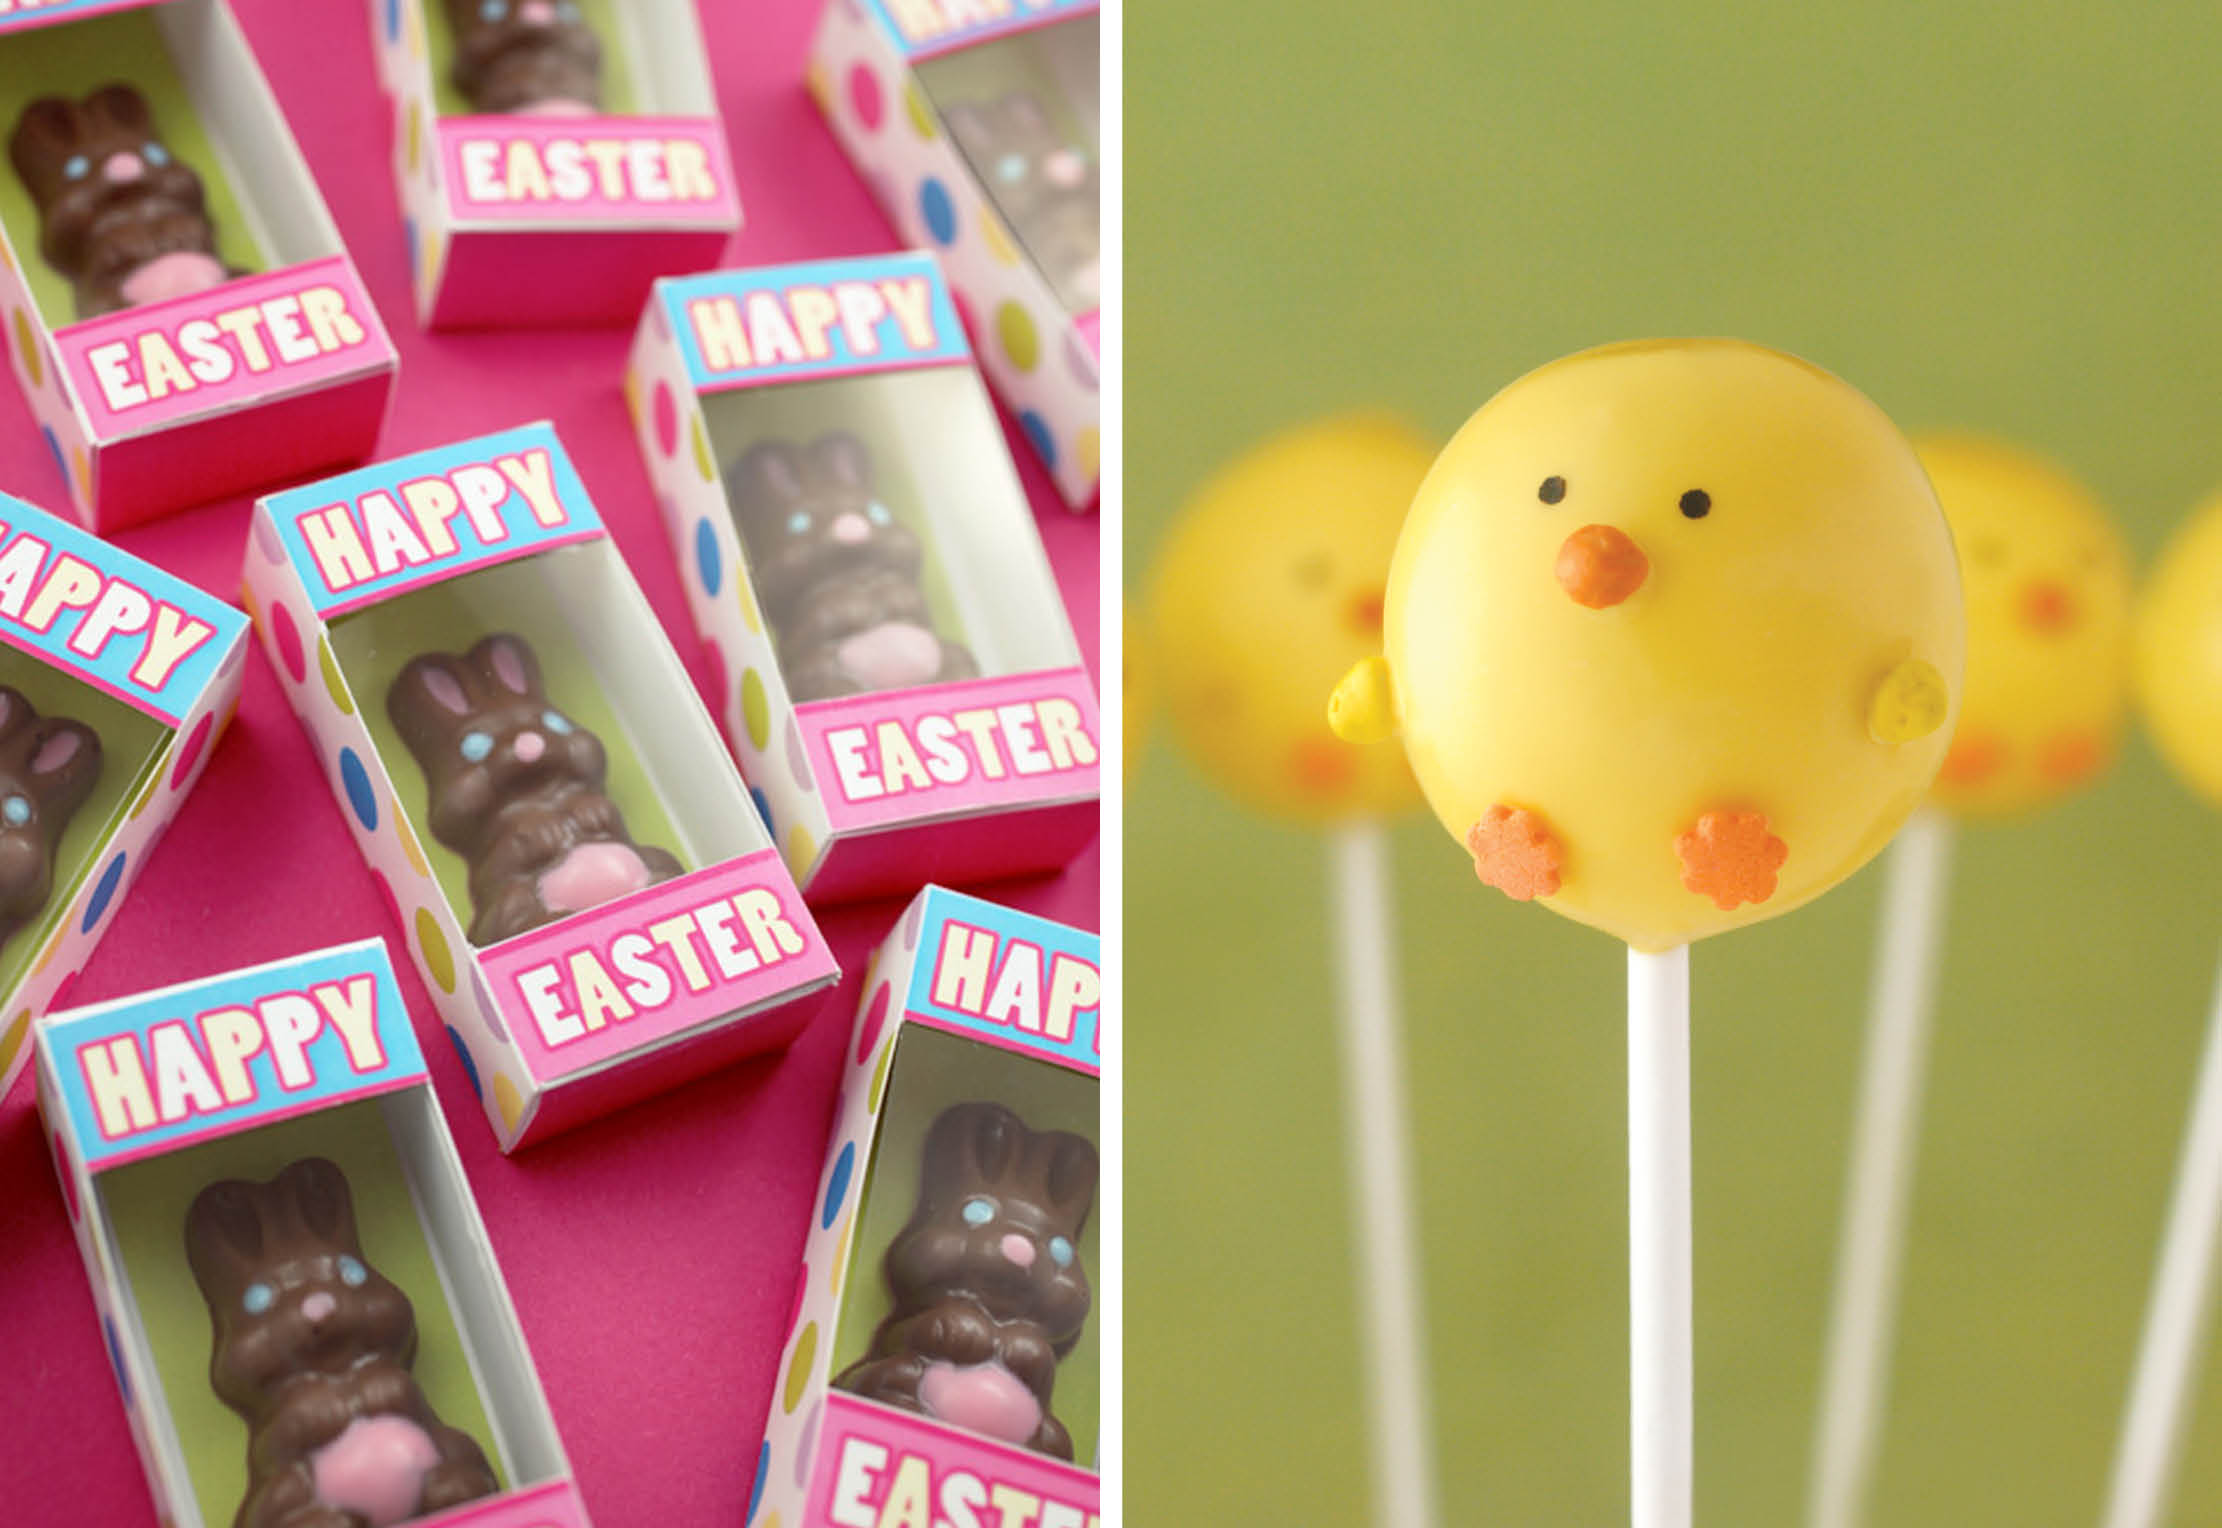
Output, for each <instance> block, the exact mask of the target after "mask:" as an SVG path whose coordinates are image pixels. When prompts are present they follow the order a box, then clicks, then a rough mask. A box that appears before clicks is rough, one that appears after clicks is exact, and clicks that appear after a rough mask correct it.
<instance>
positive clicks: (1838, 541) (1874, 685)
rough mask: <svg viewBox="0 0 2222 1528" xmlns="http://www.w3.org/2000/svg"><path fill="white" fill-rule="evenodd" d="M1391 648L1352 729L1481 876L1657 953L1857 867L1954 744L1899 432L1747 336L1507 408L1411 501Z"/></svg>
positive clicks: (1940, 554) (1765, 913) (1939, 521)
mask: <svg viewBox="0 0 2222 1528" xmlns="http://www.w3.org/2000/svg"><path fill="white" fill-rule="evenodd" d="M1383 635H1384V637H1385V638H1386V648H1387V655H1386V657H1385V658H1374V659H1370V660H1368V661H1366V662H1364V663H1361V664H1360V665H1359V666H1358V667H1357V668H1356V669H1354V670H1353V671H1352V672H1351V674H1350V675H1349V676H1348V677H1347V678H1346V679H1345V680H1344V682H1343V684H1342V685H1341V687H1340V688H1338V689H1337V691H1336V692H1335V696H1334V699H1333V701H1332V703H1331V706H1330V714H1331V719H1332V721H1333V725H1334V727H1335V730H1336V731H1337V732H1338V733H1339V734H1341V735H1342V736H1344V737H1345V738H1349V739H1352V740H1359V741H1365V740H1376V739H1381V738H1386V737H1388V736H1389V735H1390V734H1391V733H1392V732H1398V731H1401V733H1402V735H1403V741H1404V751H1405V753H1406V755H1407V756H1408V757H1409V758H1410V760H1411V763H1412V767H1413V771H1414V773H1415V774H1416V775H1417V776H1418V778H1419V782H1420V786H1421V789H1422V790H1424V791H1425V792H1426V794H1427V799H1428V802H1429V804H1430V805H1431V806H1433V807H1434V809H1435V815H1436V816H1437V817H1438V818H1440V819H1441V821H1442V823H1443V825H1444V827H1446V828H1447V829H1449V830H1450V832H1451V833H1452V835H1453V836H1454V837H1456V838H1457V839H1458V840H1459V841H1460V842H1461V843H1463V844H1465V845H1466V847H1467V849H1468V850H1469V852H1471V853H1472V855H1473V857H1474V866H1475V870H1476V873H1477V874H1478V875H1479V876H1480V877H1481V879H1482V880H1483V881H1484V882H1486V883H1488V884H1490V885H1492V886H1495V887H1497V888H1499V889H1500V890H1502V891H1504V892H1505V893H1507V894H1508V895H1510V896H1513V897H1516V898H1521V899H1528V898H1533V899H1538V900H1541V901H1543V902H1544V903H1545V904H1546V905H1547V906H1549V907H1551V908H1552V910H1554V911H1556V912H1560V913H1563V914H1565V915H1566V916H1568V917H1570V918H1573V919H1576V920H1578V921H1580V922H1583V923H1587V924H1590V925H1592V926H1594V927H1596V928H1600V929H1603V930H1605V931H1606V932H1608V933H1611V934H1613V935H1614V936H1616V937H1617V938H1620V939H1622V940H1624V941H1626V942H1627V943H1628V944H1629V945H1630V946H1631V947H1633V948H1635V949H1638V950H1644V951H1650V952H1657V951H1661V950H1665V949H1669V948H1671V947H1673V946H1676V945H1680V944H1685V943H1687V942H1689V941H1691V940H1693V939H1697V938H1701V937H1703V936H1705V935H1707V934H1714V933H1718V932H1720V931H1721V930H1723V929H1728V928H1735V927H1738V926H1740V925H1742V924H1746V923H1754V922H1757V921H1759V920H1760V919H1763V918H1771V917H1774V916H1775V915H1777V914H1779V913H1784V912H1788V911H1789V910H1790V909H1792V908H1794V907H1797V906H1798V905H1800V904H1801V903H1804V902H1806V901H1809V900H1810V899H1812V898H1813V897H1816V896H1818V895H1820V894H1821V893H1822V892H1824V891H1826V890H1828V889H1829V888H1830V887H1832V886H1834V885H1836V884H1837V883H1838V882H1839V881H1841V880H1843V879H1844V878H1845V877H1846V876H1848V875H1850V874H1851V873H1852V872H1853V871H1854V870H1857V869H1858V868H1859V867H1860V866H1861V865H1863V864H1865V863H1866V862H1867V860H1868V859H1870V858H1871V857H1872V856H1873V855H1874V854H1875V852H1876V851H1877V850H1879V849H1880V848H1881V847H1882V846H1883V844H1884V843H1886V842H1887V841H1888V840H1889V838H1890V836H1891V834H1892V833H1894V832H1895V831H1896V830H1897V828H1898V826H1899V824H1900V823H1902V822H1904V821H1905V819H1906V817H1907V815H1908V814H1909V813H1910V812H1912V810H1913V809H1914V807H1915V806H1916V805H1917V804H1918V803H1919V802H1920V800H1921V798H1922V796H1923V794H1924V793H1925V792H1926V791H1927V789H1928V787H1929V783H1930V781H1931V780H1932V778H1933V777H1934V776H1935V774H1936V772H1937V766H1938V765H1939V764H1940V763H1941V762H1942V760H1943V757H1944V751H1945V745H1946V741H1947V739H1948V738H1949V737H1950V735H1951V734H1950V727H1949V723H1950V722H1951V720H1952V716H1953V712H1954V708H1955V703H1956V698H1957V695H1958V691H1959V682H1960V674H1961V669H1962V663H1963V647H1964V641H1965V636H1964V632H1963V629H1962V617H1961V608H1960V591H1959V577H1958V573H1957V570H1956V568H1955V566H1954V562H1953V554H1952V540H1951V536H1950V534H1949V532H1948V531H1947V530H1946V528H1945V523H1944V517H1943V516H1942V514H1940V513H1939V512H1938V509H1937V503H1936V498H1935V495H1933V494H1932V493H1931V492H1930V490H1929V485H1928V481H1927V479H1926V478H1925V477H1924V476H1923V475H1922V471H1921V466H1920V463H1919V462H1918V461H1917V460H1916V458H1915V456H1914V453H1913V448H1912V447H1911V446H1909V445H1908V444H1907V443H1906V440H1905V438H1904V437H1903V436H1902V435H1900V434H1899V433H1898V431H1897V429H1896V428H1895V427H1894V426H1893V425H1892V424H1891V423H1890V421H1889V420H1888V419H1886V418H1885V417H1884V416H1883V414H1882V412H1881V411H1880V410H1879V409H1877V408H1876V407H1875V406H1874V405H1873V404H1872V403H1870V402H1868V401H1867V399H1866V398H1864V397H1862V396H1861V395H1860V394H1859V393H1858V392H1857V391H1855V390H1854V389H1852V388H1851V387H1849V386H1847V385H1846V384H1845V383H1843V382H1841V381H1839V380H1838V379H1837V378H1835V377H1833V376H1831V375H1829V374H1828V373H1827V372H1824V371H1822V370H1821V369H1820V368H1818V367H1815V366H1811V365H1809V364H1807V363H1806V362H1803V361H1800V360H1798V359H1796V358H1795V357H1792V356H1788V355H1784V354H1782V353H1780V352H1778V351H1772V350H1766V349H1763V348H1761V347H1759V346H1756V345H1749V344H1744V343H1742V342H1739V341H1733V340H1648V341H1638V342H1633V343H1628V344H1619V345H1608V346H1603V347H1600V348H1598V349H1595V350H1588V351H1584V352H1582V353H1580V354H1578V355H1574V356H1570V357H1567V358H1566V359H1564V360H1560V361H1556V362H1553V363H1552V364H1550V365H1548V366H1545V367H1543V368H1541V369H1540V370H1537V371H1534V372H1531V373H1529V374H1528V375H1527V376H1525V377H1523V378H1521V379H1520V380H1519V381H1517V382H1515V383H1513V384H1512V385H1511V386H1510V387H1508V388H1506V389H1505V390H1504V391H1503V392H1501V393H1499V394H1498V395H1497V396H1496V397H1495V398H1494V399H1492V400H1491V401H1490V402H1489V403H1488V404H1487V405H1486V406H1485V407H1484V408H1483V409H1482V410H1481V411H1480V412H1479V413H1478V414H1476V415H1475V416H1474V417H1473V418H1472V419H1471V420H1469V421H1468V422H1467V424H1466V426H1465V428H1464V429H1463V430H1461V431H1460V432H1459V434H1458V436H1457V438H1456V439H1454V440H1453V441H1452V442H1451V444H1450V446H1449V448H1448V449H1447V450H1445V451H1444V452H1443V454H1442V456H1441V457H1440V458H1439V459H1438V460H1437V462H1436V464H1435V467H1434V470H1433V471H1432V472H1430V473H1429V474H1428V478H1427V481H1426V483H1425V484H1424V485H1423V486H1422V487H1421V489H1420V493H1419V497H1418V498H1417V500H1416V501H1415V502H1414V503H1413V506H1412V510H1411V514H1410V516H1409V518H1408V519H1407V520H1406V522H1405V526H1404V532H1403V535H1402V537H1401V538H1400V539H1399V541H1398V543H1397V550H1396V560H1395V562H1394V564H1393V566H1392V568H1391V570H1390V574H1389V587H1388V599H1387V607H1386V612H1385V621H1384V628H1383Z"/></svg>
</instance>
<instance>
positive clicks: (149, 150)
mask: <svg viewBox="0 0 2222 1528" xmlns="http://www.w3.org/2000/svg"><path fill="white" fill-rule="evenodd" d="M139 157H140V158H141V159H144V160H145V161H146V162H147V163H148V164H151V165H153V166H154V167H155V168H156V169H158V170H159V169H161V168H162V166H164V165H166V164H168V163H169V162H170V151H169V150H168V149H166V148H164V147H163V146H162V145H161V144H159V143H150V144H148V145H147V146H146V147H145V148H143V149H141V150H140V151H139Z"/></svg>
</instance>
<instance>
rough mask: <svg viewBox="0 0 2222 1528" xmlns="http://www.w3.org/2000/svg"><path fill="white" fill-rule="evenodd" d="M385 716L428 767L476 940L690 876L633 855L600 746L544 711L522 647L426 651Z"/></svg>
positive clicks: (663, 857) (398, 681) (517, 641)
mask: <svg viewBox="0 0 2222 1528" xmlns="http://www.w3.org/2000/svg"><path fill="white" fill-rule="evenodd" d="M386 714H387V715H388V716H390V717H392V718H393V724H394V728H395V730H397V731H398V732H399V733H400V734H401V740H402V741H403V742H404V743H407V744H408V745H409V751H410V753H412V754H414V755H415V756H416V760H417V764H418V766H419V767H420V768H422V769H423V770H424V778H425V784H426V787H427V789H428V791H429V795H430V803H431V820H432V835H433V837H435V838H437V839H439V841H440V842H441V843H443V844H445V845H447V846H448V847H449V848H450V849H453V850H454V851H455V852H456V853H457V854H460V855H461V856H462V857H463V858H464V860H465V861H466V862H467V863H468V864H469V865H470V871H471V908H472V912H473V917H472V919H471V931H470V937H471V943H473V944H476V945H487V944H493V943H496V942H498V941H500V940H503V939H507V938H509V937H511V936H512V935H515V934H521V933H523V932H524V931H525V930H527V929H531V928H538V927H539V926H540V925H541V924H543V923H551V922H553V921H555V920H556V919H558V918H561V917H563V916H565V915H566V914H569V913H575V912H582V911H584V910H585V909H587V908H589V907H599V906H600V905H601V904H603V903H604V902H608V901H611V900H613V899H614V898H617V897H622V896H625V895H627V894H629V893H631V892H635V891H639V890H641V889H642V888H643V887H646V886H653V885H655V884H656V883H657V882H659V881H668V880H670V879H671V878H672V877H673V876H675V875H678V874H680V873H681V871H682V869H683V868H684V867H683V866H681V865H680V863H679V861H678V860H677V859H675V858H673V857H672V856H671V855H670V854H669V853H668V852H666V851H665V850H662V849H655V848H643V847H641V846H639V845H636V844H635V843H634V842H633V840H632V836H631V835H630V834H628V833H627V832H626V831H625V819H624V817H623V815H622V814H620V813H619V811H618V810H617V805H616V803H614V802H612V801H611V800H610V798H609V797H608V796H607V795H606V794H604V792H603V778H604V775H605V773H606V771H607V769H608V764H609V761H608V759H607V757H606V756H605V755H604V754H603V752H602V740H601V739H600V738H598V737H596V736H595V735H594V734H593V733H591V732H589V731H588V730H587V729H586V728H584V727H581V726H580V725H578V723H576V722H574V721H572V720H571V719H570V718H569V717H567V716H565V715H564V714H563V713H562V712H561V711H558V710H557V709H556V708H555V707H554V706H552V705H550V704H549V702H548V697H547V695H546V693H545V691H543V689H542V688H541V683H540V660H539V659H538V658H536V657H534V656H533V651H532V648H531V647H529V646H528V645H527V644H526V643H525V640H524V639H523V638H522V637H513V636H509V635H507V634H506V633H505V634H502V635H497V636H491V637H488V638H486V639H485V640H484V641H483V642H480V643H479V644H478V645H477V646H476V647H474V648H472V649H471V650H470V651H469V652H467V653H463V654H461V655H457V654H454V653H422V654H419V655H418V656H417V657H415V658H412V659H410V660H409V664H408V666H407V667H406V668H404V669H402V671H401V673H400V675H399V676H398V677H396V678H395V680H394V682H393V688H391V689H390V690H388V691H387V692H386Z"/></svg>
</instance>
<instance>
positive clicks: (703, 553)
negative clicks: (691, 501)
mask: <svg viewBox="0 0 2222 1528" xmlns="http://www.w3.org/2000/svg"><path fill="white" fill-rule="evenodd" d="M694 565H695V569H696V571H698V572H699V573H701V575H702V587H703V589H704V590H705V591H706V592H707V593H708V594H709V596H710V598H712V599H716V598H717V592H718V589H719V587H720V586H721V585H722V584H723V583H724V581H725V561H724V557H723V555H722V554H721V553H720V552H719V551H718V528H717V527H716V526H715V525H713V524H711V523H710V521H709V520H708V519H707V518H704V519H701V520H697V521H696V522H695V526H694Z"/></svg>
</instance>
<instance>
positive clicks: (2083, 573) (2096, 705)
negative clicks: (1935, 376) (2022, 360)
mask: <svg viewBox="0 0 2222 1528" xmlns="http://www.w3.org/2000/svg"><path fill="white" fill-rule="evenodd" d="M1916 446H1917V448H1918V450H1919V451H1920V453H1921V464H1922V465H1923V466H1924V467H1926V468H1928V470H1929V481H1930V483H1931V484H1932V485H1933V486H1934V487H1935V489H1936V492H1937V499H1938V501H1939V502H1940V503H1941V504H1942V505H1943V506H1944V518H1945V519H1946V520H1947V521H1948V522H1949V523H1950V524H1951V527H1952V536H1953V540H1954V541H1955V542H1956V543H1957V544H1958V546H1959V551H1960V577H1961V584H1962V587H1963V589H1964V590H1965V594H1966V599H1967V691H1966V694H1965V695H1964V696H1963V697H1962V700H1961V704H1960V720H1959V726H1958V728H1957V729H1956V730H1955V731H1954V732H1953V735H1952V746H1951V748H1950V749H1949V750H1948V751H1947V752H1946V754H1945V756H1944V767H1943V768H1942V769H1941V770H1940V771H1939V772H1938V774H1937V783H1936V787H1935V789H1934V791H1933V792H1932V793H1931V795H1932V799H1933V800H1935V802H1936V803H1937V804H1938V805H1939V806H1942V807H1944V808H1945V809H1946V810H1948V811H1951V812H1955V813H1958V814H1960V815H1962V816H1968V817H1998V816H2005V815H2007V814H2009V813H2013V812H2022V811H2027V810H2029V809H2031V808H2034V807H2039V806H2043V805H2045V804H2047V803H2048V802H2051V801H2055V800H2057V799H2059V798H2060V797H2062V796H2065V795H2067V794H2068V793H2069V792H2070V791H2073V790H2076V789H2078V788H2079V787H2081V786H2084V785H2087V784H2089V783H2090V782H2091V781H2092V780H2094V779H2096V778H2097V777H2098V775H2099V773H2100V772H2101V771H2102V770H2104V769H2105V768H2106V766H2107V765H2108V764H2109V763H2111V762H2112V760H2113V758H2114V754H2115V750H2116V748H2117V747H2118V746H2119V744H2120V741H2121V731H2122V715H2123V712H2124V710H2125V709H2126V701H2127V698H2128V689H2129V600H2130V572H2129V553H2128V549H2127V548H2126V547H2125V546H2124V545H2123V543H2122V538H2121V535H2120V533H2119V532H2118V531H2116V530H2115V528H2114V525H2113V522H2112V521H2110V520H2109V519H2108V518H2107V515H2106V511H2105V510H2104V509H2103V508H2102V507H2100V505H2099V503H2098V501H2097V500H2096V499H2094V498H2092V497H2091V495H2090V493H2089V492H2088V491H2087V490H2085V489H2084V487H2083V485H2082V484H2080V483H2078V482H2076V481H2075V479H2073V478H2071V477H2069V476H2068V475H2067V474H2066V473H2065V472H2063V471H2061V470H2060V469H2059V468H2058V467H2055V466H2053V465H2052V464H2051V463H2049V462H2047V461H2044V460H2043V459H2041V458H2039V457H2035V456H2032V455H2030V454H2029V453H2027V452H2025V451H2021V450H2019V449H2017V448H2015V447H2013V446H2009V445H2006V444H2004V443H2003V442H2000V441H1994V440H1985V439H1982V438H1981V437H1978V436H1970V435H1940V436H1933V437H1925V438H1923V439H1922V440H1920V441H1918V442H1916Z"/></svg>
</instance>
